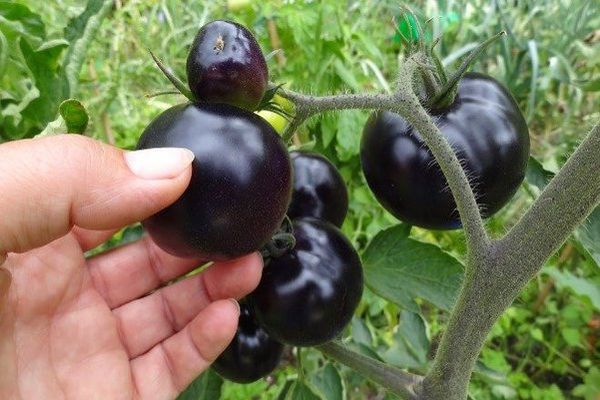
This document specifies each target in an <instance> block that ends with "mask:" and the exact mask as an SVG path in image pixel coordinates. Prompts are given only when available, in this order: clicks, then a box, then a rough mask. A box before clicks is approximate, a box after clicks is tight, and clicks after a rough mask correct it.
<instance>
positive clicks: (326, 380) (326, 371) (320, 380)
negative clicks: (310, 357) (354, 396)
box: [313, 364, 346, 400]
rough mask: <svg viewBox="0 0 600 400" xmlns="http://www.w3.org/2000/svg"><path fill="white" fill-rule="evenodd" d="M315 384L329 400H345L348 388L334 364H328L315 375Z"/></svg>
mask: <svg viewBox="0 0 600 400" xmlns="http://www.w3.org/2000/svg"><path fill="white" fill-rule="evenodd" d="M313 384H314V385H315V387H316V389H318V390H319V392H321V394H322V397H323V398H324V399H327V400H344V399H345V398H346V388H345V387H344V380H343V379H342V376H341V374H340V372H339V371H338V370H337V368H336V367H334V366H333V365H332V364H327V365H326V366H325V367H324V368H323V369H322V370H321V371H319V372H318V373H317V374H315V376H314V379H313Z"/></svg>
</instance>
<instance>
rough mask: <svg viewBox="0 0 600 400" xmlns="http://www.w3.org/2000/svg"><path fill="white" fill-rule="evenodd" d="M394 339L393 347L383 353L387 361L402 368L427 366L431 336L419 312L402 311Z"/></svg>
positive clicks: (422, 367)
mask: <svg viewBox="0 0 600 400" xmlns="http://www.w3.org/2000/svg"><path fill="white" fill-rule="evenodd" d="M394 339H395V340H394V344H393V345H392V347H390V349H389V350H388V351H386V352H385V353H384V354H383V358H384V359H385V360H386V361H387V362H389V363H391V364H394V365H397V366H399V367H402V368H414V369H424V368H425V366H426V365H427V353H428V351H429V338H428V337H427V327H426V326H425V321H424V320H423V318H422V317H421V316H420V315H419V314H416V313H412V312H410V311H402V313H401V314H400V325H399V327H398V330H397V331H396V334H395V335H394Z"/></svg>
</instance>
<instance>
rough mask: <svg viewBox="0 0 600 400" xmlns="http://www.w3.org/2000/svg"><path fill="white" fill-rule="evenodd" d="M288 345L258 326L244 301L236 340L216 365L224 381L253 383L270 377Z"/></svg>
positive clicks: (216, 369) (215, 368)
mask: <svg viewBox="0 0 600 400" xmlns="http://www.w3.org/2000/svg"><path fill="white" fill-rule="evenodd" d="M283 350H284V346H283V344H281V343H280V342H278V341H276V340H274V339H273V338H271V337H270V336H269V334H268V333H267V332H266V331H265V330H264V329H263V328H262V327H261V326H260V325H259V324H258V323H257V321H256V320H255V317H254V312H253V310H252V309H251V307H250V306H249V305H248V304H247V303H246V302H243V301H242V302H240V319H239V323H238V329H237V331H236V333H235V336H234V337H233V340H232V341H231V343H230V344H229V346H227V348H226V349H225V351H223V353H221V355H220V356H219V357H218V358H217V359H216V360H215V362H214V363H213V364H212V369H213V370H215V372H217V373H218V374H219V375H221V376H222V377H223V378H225V379H228V380H230V381H233V382H237V383H251V382H254V381H257V380H259V379H261V378H263V377H265V376H267V375H269V374H270V373H271V372H273V370H275V368H277V366H278V365H279V362H280V361H281V356H282V355H283Z"/></svg>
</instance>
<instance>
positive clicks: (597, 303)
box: [546, 268, 600, 311]
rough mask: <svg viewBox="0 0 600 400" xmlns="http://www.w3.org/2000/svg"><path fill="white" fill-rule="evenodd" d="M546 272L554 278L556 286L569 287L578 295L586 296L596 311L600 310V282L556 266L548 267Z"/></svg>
mask: <svg viewBox="0 0 600 400" xmlns="http://www.w3.org/2000/svg"><path fill="white" fill-rule="evenodd" d="M546 272H547V273H548V275H550V276H551V277H552V278H554V280H555V281H556V284H557V286H558V287H562V288H567V289H570V290H572V291H573V292H574V293H575V294H576V295H578V296H584V297H587V298H588V299H589V300H590V302H591V303H592V306H593V307H594V308H595V309H596V311H600V284H598V283H597V282H593V281H592V280H590V279H585V278H579V277H577V276H575V275H573V274H572V273H570V272H569V271H559V270H558V269H556V268H551V269H548V270H547V271H546Z"/></svg>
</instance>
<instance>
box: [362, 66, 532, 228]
mask: <svg viewBox="0 0 600 400" xmlns="http://www.w3.org/2000/svg"><path fill="white" fill-rule="evenodd" d="M431 113H432V116H433V117H434V119H435V121H436V122H435V123H436V125H437V126H438V127H439V129H440V131H441V132H442V134H443V135H444V136H445V137H446V139H447V140H448V142H449V143H450V145H451V146H452V148H453V149H454V150H455V152H456V155H457V156H458V158H459V159H460V160H461V161H462V162H463V165H464V168H465V172H466V174H467V176H468V177H469V178H470V181H471V186H472V187H473V190H474V192H475V195H476V198H477V201H478V204H479V206H480V208H481V214H482V216H483V217H484V218H486V217H489V216H491V215H493V214H495V213H496V212H498V211H499V210H500V209H501V208H502V207H503V206H504V205H506V203H508V201H509V200H510V199H511V198H512V197H513V195H514V194H515V192H516V191H517V189H518V187H519V185H520V184H521V182H522V181H523V179H524V177H525V171H526V168H527V161H528V160H529V131H528V128H527V124H526V122H525V118H524V117H523V114H522V113H521V111H520V110H519V107H518V106H517V104H516V102H515V100H514V99H513V97H512V96H511V94H510V93H509V92H508V90H507V89H506V88H504V86H502V85H501V84H500V83H499V82H498V81H496V80H495V79H493V78H491V77H489V76H486V75H483V74H478V73H467V74H466V75H465V77H464V78H463V79H462V80H461V82H460V83H459V87H458V93H457V96H456V99H455V101H454V103H453V104H452V105H451V106H450V107H448V108H445V109H441V110H432V111H431ZM360 157H361V164H362V169H363V172H364V174H365V178H366V180H367V183H368V185H369V188H370V189H371V191H372V192H373V193H374V194H375V197H376V198H377V200H378V201H379V203H380V204H381V205H382V206H383V207H384V208H385V209H386V210H388V211H389V212H390V213H391V214H393V215H394V216H395V217H396V218H398V219H400V220H402V221H404V222H406V223H408V224H411V225H416V226H420V227H422V228H427V229H456V228H460V226H461V224H460V219H459V215H458V212H457V210H456V203H455V202H454V198H453V197H452V194H451V193H450V190H448V183H447V181H446V179H445V178H444V176H443V174H442V171H441V170H440V168H439V166H437V164H436V163H435V160H434V158H433V155H432V154H431V152H430V151H429V149H428V148H427V146H426V145H425V144H424V142H423V139H422V138H421V136H420V135H419V133H418V132H416V131H415V130H414V129H413V128H412V126H410V124H408V122H407V121H406V120H404V118H402V117H401V116H400V115H398V114H394V113H392V112H388V111H385V112H376V113H373V114H372V115H371V117H370V119H369V120H368V121H367V123H366V125H365V127H364V130H363V135H362V139H361V148H360Z"/></svg>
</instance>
